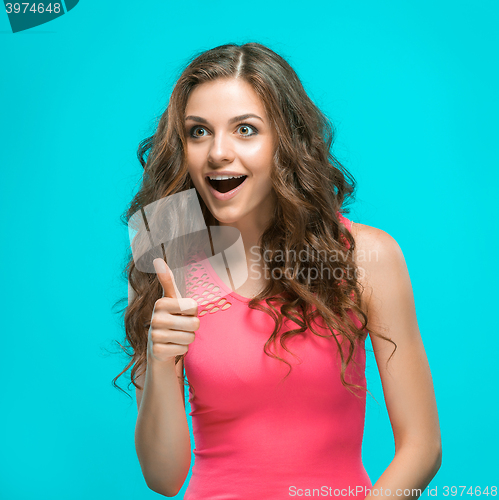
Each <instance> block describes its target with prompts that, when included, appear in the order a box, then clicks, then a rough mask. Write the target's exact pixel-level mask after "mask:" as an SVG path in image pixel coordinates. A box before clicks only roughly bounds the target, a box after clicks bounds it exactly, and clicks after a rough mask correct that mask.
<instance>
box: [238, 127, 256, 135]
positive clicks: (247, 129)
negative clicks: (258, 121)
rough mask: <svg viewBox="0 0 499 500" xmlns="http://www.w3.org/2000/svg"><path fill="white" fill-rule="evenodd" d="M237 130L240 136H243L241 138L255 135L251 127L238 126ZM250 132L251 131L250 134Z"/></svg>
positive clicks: (254, 130)
mask: <svg viewBox="0 0 499 500" xmlns="http://www.w3.org/2000/svg"><path fill="white" fill-rule="evenodd" d="M237 130H239V131H240V132H239V133H240V134H241V135H243V136H246V137H248V136H250V135H254V134H255V133H256V129H255V128H254V127H251V126H250V125H239V127H237ZM251 131H253V132H252V133H251Z"/></svg>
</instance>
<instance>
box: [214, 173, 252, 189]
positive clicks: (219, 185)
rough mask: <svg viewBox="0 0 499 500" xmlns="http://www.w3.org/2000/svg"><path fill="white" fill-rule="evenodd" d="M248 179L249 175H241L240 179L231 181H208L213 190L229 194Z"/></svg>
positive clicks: (231, 179) (233, 178)
mask: <svg viewBox="0 0 499 500" xmlns="http://www.w3.org/2000/svg"><path fill="white" fill-rule="evenodd" d="M246 177H248V176H247V175H241V176H239V177H231V178H230V179H222V180H214V179H210V178H209V177H207V178H206V180H207V181H208V182H209V183H210V184H211V186H212V187H213V189H215V190H216V191H218V192H219V193H228V192H229V191H232V190H233V189H236V188H237V186H240V185H241V184H242V183H243V182H244V180H245V179H246Z"/></svg>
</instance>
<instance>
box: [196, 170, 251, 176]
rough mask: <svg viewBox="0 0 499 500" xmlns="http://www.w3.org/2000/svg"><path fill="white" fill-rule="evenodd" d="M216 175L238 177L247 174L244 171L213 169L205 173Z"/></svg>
mask: <svg viewBox="0 0 499 500" xmlns="http://www.w3.org/2000/svg"><path fill="white" fill-rule="evenodd" d="M216 175H233V176H235V177H238V176H240V175H246V174H243V173H242V172H234V171H232V170H212V171H211V172H208V173H207V174H205V177H214V176H216Z"/></svg>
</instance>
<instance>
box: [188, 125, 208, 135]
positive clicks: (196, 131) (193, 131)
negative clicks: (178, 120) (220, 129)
mask: <svg viewBox="0 0 499 500" xmlns="http://www.w3.org/2000/svg"><path fill="white" fill-rule="evenodd" d="M199 131H204V132H206V129H204V128H203V127H193V128H192V129H191V136H192V137H204V134H199V133H198V132H199Z"/></svg>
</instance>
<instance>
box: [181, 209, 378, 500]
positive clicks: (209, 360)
mask: <svg viewBox="0 0 499 500" xmlns="http://www.w3.org/2000/svg"><path fill="white" fill-rule="evenodd" d="M338 215H339V217H340V222H342V223H343V224H344V225H345V226H346V227H347V229H349V230H350V228H351V222H350V221H349V220H348V219H346V218H344V217H343V216H341V215H340V214H338ZM190 266H192V267H191V274H190V276H191V277H190V278H189V280H190V283H192V282H193V281H194V280H196V286H195V287H191V289H190V290H188V291H187V293H186V296H188V297H194V298H195V299H196V300H197V301H198V303H199V309H198V314H199V317H200V321H201V326H200V328H199V329H198V330H197V331H196V338H195V340H194V342H193V343H192V344H190V346H189V350H188V352H187V354H186V356H185V361H184V363H185V373H186V376H187V379H188V381H189V383H190V384H192V386H193V388H194V392H192V390H191V389H189V402H190V404H191V409H192V411H191V413H190V415H191V417H192V425H193V434H194V442H195V448H194V450H193V451H194V456H195V460H194V465H193V468H192V476H191V478H190V481H189V485H188V487H187V490H186V493H185V496H184V499H185V500H273V499H276V500H277V499H289V498H290V497H293V496H322V497H327V496H331V497H334V496H336V497H338V496H343V497H349V498H352V497H353V498H355V499H364V498H365V496H366V495H367V493H368V491H367V492H366V489H368V488H371V486H372V484H371V481H370V479H369V476H368V475H367V472H366V470H365V469H364V466H363V464H362V457H361V449H362V438H363V432H364V418H365V402H366V401H365V397H366V396H365V392H364V391H362V392H361V391H358V394H360V395H361V397H360V398H357V397H356V396H354V395H353V394H352V393H351V392H349V391H348V390H347V389H346V388H345V387H344V386H343V385H342V384H341V381H340V369H341V361H340V357H339V352H338V346H337V344H336V342H335V341H334V339H332V338H323V337H319V336H317V335H315V334H314V333H313V332H311V331H310V330H306V331H305V332H304V333H303V334H298V335H296V336H294V337H292V338H288V339H287V340H286V346H287V348H288V349H289V350H290V351H291V352H292V353H293V354H295V355H296V356H298V357H299V359H300V360H301V362H300V360H298V359H296V358H295V357H294V356H292V355H291V354H288V353H287V352H286V351H285V350H284V349H280V350H279V351H278V353H277V354H278V355H279V356H280V357H282V358H284V359H286V360H287V361H288V362H289V363H290V364H291V366H292V371H291V373H290V375H289V376H288V377H287V378H286V379H285V380H284V381H283V380H282V379H283V378H284V376H285V375H286V374H287V373H288V371H289V367H288V365H286V364H285V363H283V362H282V361H279V360H277V359H275V358H271V357H269V356H268V355H267V354H265V353H264V351H263V347H264V344H265V342H266V341H267V340H268V339H269V337H270V336H271V334H272V331H273V329H274V320H273V319H272V318H271V317H270V316H269V315H268V314H266V313H264V312H262V311H257V310H253V309H250V308H249V307H248V302H249V300H250V299H249V298H245V297H243V296H241V295H239V294H237V293H235V292H232V291H230V289H228V288H227V287H226V286H225V284H224V283H223V281H222V280H221V279H220V278H219V277H218V276H217V275H216V273H215V272H214V270H213V269H212V268H211V266H210V265H209V263H207V261H204V263H203V265H201V264H200V263H199V262H198V263H196V262H194V261H193V262H191V263H190ZM198 278H199V279H198ZM193 288H196V289H193ZM220 291H222V292H223V293H220ZM217 292H218V294H217ZM227 292H230V293H227ZM221 294H222V295H224V297H220V295H221ZM350 312H351V311H350ZM351 317H352V318H353V319H354V321H355V322H356V324H357V325H360V321H359V320H358V318H355V316H354V315H353V314H351ZM320 320H321V321H319V320H318V321H317V326H316V327H315V328H316V330H317V332H318V333H320V334H327V335H331V333H330V331H329V330H327V329H326V328H325V326H321V325H324V324H323V323H322V319H320ZM293 328H297V325H296V324H295V323H294V322H290V321H289V320H285V321H284V323H283V327H282V329H283V331H288V330H290V329H293ZM335 333H337V332H335ZM346 344H347V345H348V342H346ZM358 345H359V349H357V354H356V357H355V358H354V360H355V361H356V365H355V367H354V365H353V364H350V365H349V367H348V369H347V373H346V376H347V381H349V382H351V383H355V384H358V385H360V386H363V387H366V379H365V350H364V342H359V344H358ZM270 350H271V351H272V352H274V353H275V350H274V348H273V346H271V348H270ZM300 490H301V491H300ZM306 490H309V492H308V494H307V492H306ZM314 490H315V493H314Z"/></svg>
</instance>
